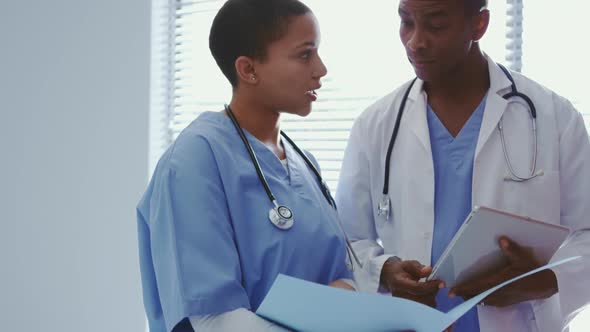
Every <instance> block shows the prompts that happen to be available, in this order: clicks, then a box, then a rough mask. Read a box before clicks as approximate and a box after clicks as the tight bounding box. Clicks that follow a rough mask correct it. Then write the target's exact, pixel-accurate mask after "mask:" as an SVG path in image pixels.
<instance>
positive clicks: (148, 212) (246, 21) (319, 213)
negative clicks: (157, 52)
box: [137, 0, 352, 332]
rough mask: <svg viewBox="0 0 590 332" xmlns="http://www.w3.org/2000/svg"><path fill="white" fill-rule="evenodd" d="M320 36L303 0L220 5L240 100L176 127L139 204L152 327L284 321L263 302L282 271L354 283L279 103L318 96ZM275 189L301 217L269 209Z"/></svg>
mask: <svg viewBox="0 0 590 332" xmlns="http://www.w3.org/2000/svg"><path fill="white" fill-rule="evenodd" d="M319 42H320V34H319V28H318V24H317V21H316V19H315V17H314V15H313V14H312V12H311V11H310V9H309V8H308V7H306V6H305V5H304V4H302V3H301V2H299V1H297V0H273V1H268V0H229V1H227V2H226V3H225V5H224V6H223V7H222V8H221V9H220V11H219V13H218V14H217V16H216V17H215V20H214V22H213V25H212V28H211V32H210V36H209V46H210V49H211V52H212V54H213V57H214V58H215V61H216V62H217V64H218V66H219V67H220V69H221V70H222V72H223V74H224V75H225V76H226V77H227V79H228V80H229V82H230V83H231V86H232V89H233V95H232V100H231V102H230V104H229V105H228V106H227V107H226V108H225V109H224V110H223V111H220V112H206V113H203V114H202V115H200V116H199V117H198V118H197V119H196V120H195V121H194V122H192V123H191V124H190V125H189V126H188V127H187V128H186V129H185V130H184V131H183V132H182V133H181V134H180V135H179V136H178V138H177V139H176V141H175V142H174V144H172V146H171V147H170V148H169V149H168V150H167V151H166V152H165V153H164V155H163V156H162V158H161V159H160V161H159V163H158V166H157V168H156V170H155V173H154V175H153V177H152V179H151V182H150V184H149V187H148V188H147V191H146V193H145V194H144V196H143V198H142V199H141V201H140V202H139V205H138V208H137V215H138V232H139V252H140V265H141V276H142V283H143V292H144V303H145V309H146V313H147V316H148V320H149V325H150V331H152V332H160V331H191V330H192V329H194V330H195V331H211V330H213V331H215V330H218V331H232V330H240V331H250V330H252V331H281V330H284V329H283V328H282V327H279V326H276V325H273V324H272V323H270V322H267V321H265V320H263V319H262V318H259V317H258V316H256V315H255V314H254V313H253V311H255V310H256V309H257V308H258V306H259V305H260V303H261V301H262V300H263V299H264V297H265V295H266V293H267V292H268V290H269V289H270V287H271V285H272V283H273V281H274V280H275V278H276V277H277V275H278V274H279V273H283V274H286V275H290V276H294V277H297V278H301V279H305V280H309V281H313V282H317V283H322V284H331V285H333V286H337V287H343V288H352V287H351V286H349V283H348V282H347V281H348V280H349V279H350V278H351V273H350V271H349V270H348V269H347V265H346V262H347V260H348V259H349V258H347V253H346V240H345V236H344V233H343V232H342V231H341V228H340V226H339V221H338V219H337V218H338V217H337V213H336V210H335V208H334V207H332V205H331V203H332V200H331V197H330V196H329V193H326V192H323V191H322V190H323V189H324V188H325V186H324V185H323V184H322V183H321V182H320V181H319V177H317V176H316V175H315V174H314V172H313V171H312V167H311V166H314V167H316V168H317V167H318V165H317V162H316V161H315V159H314V158H313V156H311V155H310V154H309V153H307V152H302V153H301V154H300V153H298V152H297V151H296V149H295V146H294V145H293V144H291V143H289V142H288V141H287V140H286V139H284V138H282V136H281V135H280V117H281V114H282V113H290V114H297V115H300V116H306V115H308V114H309V113H310V111H311V104H312V102H314V101H315V100H316V98H317V94H316V90H317V89H319V88H320V86H321V84H320V79H321V77H323V76H325V75H326V67H325V66H324V64H323V63H322V61H321V59H320V57H319V55H318V46H319ZM234 121H235V122H234ZM240 132H242V133H240ZM241 134H243V137H244V140H245V141H243V139H242V137H241ZM248 146H250V147H251V149H252V152H253V156H255V159H256V160H257V163H258V164H259V167H260V171H261V172H262V173H263V177H264V179H265V181H266V182H267V184H268V189H269V190H270V192H271V193H272V195H269V193H267V191H265V187H264V186H263V182H264V181H262V177H261V176H260V175H259V174H258V173H257V170H256V168H255V164H256V162H254V160H253V158H252V157H253V156H252V155H251V154H250V153H249V151H248ZM305 158H308V159H309V160H311V162H310V163H309V164H308V163H306V161H305ZM269 196H274V198H276V202H277V203H278V204H280V205H282V206H286V207H288V208H289V209H290V210H291V213H292V216H293V224H292V227H290V228H289V226H291V224H290V222H288V223H281V222H278V223H277V222H276V220H275V223H276V225H275V224H274V223H273V222H271V221H270V219H273V218H270V217H269V213H270V214H272V211H273V208H274V207H275V205H273V203H272V202H271V199H270V198H269ZM269 211H270V212H269ZM282 212H285V211H282ZM275 217H276V216H275ZM275 219H276V218H275Z"/></svg>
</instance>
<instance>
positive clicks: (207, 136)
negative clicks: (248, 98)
mask: <svg viewBox="0 0 590 332" xmlns="http://www.w3.org/2000/svg"><path fill="white" fill-rule="evenodd" d="M220 116H221V117H223V115H221V114H217V113H213V112H206V113H203V114H201V115H200V116H199V117H198V118H197V119H195V120H194V121H193V122H192V123H191V124H189V125H188V126H187V127H186V128H185V129H184V130H182V131H181V132H180V134H179V135H178V137H177V138H176V139H175V140H174V142H173V143H172V144H171V145H170V147H169V148H168V149H167V150H166V152H165V153H164V155H163V156H162V158H161V159H160V162H159V163H158V167H157V168H156V171H158V170H159V169H161V171H164V170H169V171H172V172H173V173H176V174H179V175H184V176H187V175H190V174H195V173H197V172H209V173H211V172H213V173H215V172H217V171H218V168H217V159H218V158H219V156H218V152H217V151H218V150H219V147H222V146H230V145H231V144H230V137H229V136H230V135H229V132H228V128H227V126H226V125H225V124H224V123H223V120H224V119H222V118H220Z"/></svg>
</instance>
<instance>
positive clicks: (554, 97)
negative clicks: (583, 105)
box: [512, 72, 583, 132]
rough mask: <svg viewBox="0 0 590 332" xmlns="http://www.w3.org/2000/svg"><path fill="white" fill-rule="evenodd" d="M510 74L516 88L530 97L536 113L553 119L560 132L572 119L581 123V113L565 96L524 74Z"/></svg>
mask: <svg viewBox="0 0 590 332" xmlns="http://www.w3.org/2000/svg"><path fill="white" fill-rule="evenodd" d="M512 75H513V77H514V81H515V84H516V87H517V89H518V90H519V91H520V92H522V93H524V94H525V95H527V96H528V97H529V98H530V99H531V101H532V102H533V103H534V105H535V108H536V110H537V113H538V115H539V116H542V117H544V118H545V119H554V120H555V121H556V124H557V127H558V128H559V131H560V132H561V131H563V130H564V127H565V126H568V125H569V124H571V122H572V121H573V122H580V123H583V118H582V115H581V113H580V112H579V111H577V110H576V109H575V107H574V106H573V104H572V103H571V102H570V101H569V100H568V99H567V98H565V97H564V96H562V95H560V94H559V93H557V92H555V91H553V90H552V89H550V88H548V87H546V86H544V85H543V84H541V83H539V82H537V81H535V80H533V79H531V78H529V77H527V76H526V75H523V74H521V73H514V72H513V73H512Z"/></svg>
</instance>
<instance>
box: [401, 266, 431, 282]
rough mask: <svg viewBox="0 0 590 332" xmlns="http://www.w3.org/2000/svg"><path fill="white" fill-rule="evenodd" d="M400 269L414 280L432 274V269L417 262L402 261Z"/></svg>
mask: <svg viewBox="0 0 590 332" xmlns="http://www.w3.org/2000/svg"><path fill="white" fill-rule="evenodd" d="M402 269H404V271H406V272H407V273H409V274H410V275H411V276H412V277H414V278H416V280H418V279H420V278H426V277H428V276H429V275H430V273H432V267H430V266H425V265H422V264H420V262H418V261H403V262H402Z"/></svg>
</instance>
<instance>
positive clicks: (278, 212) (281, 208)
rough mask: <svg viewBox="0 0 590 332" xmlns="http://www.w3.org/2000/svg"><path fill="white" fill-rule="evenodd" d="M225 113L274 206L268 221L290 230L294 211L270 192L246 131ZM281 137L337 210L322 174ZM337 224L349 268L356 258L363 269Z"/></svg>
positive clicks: (352, 267)
mask: <svg viewBox="0 0 590 332" xmlns="http://www.w3.org/2000/svg"><path fill="white" fill-rule="evenodd" d="M225 112H226V113H227V115H228V116H229V118H230V119H231V121H232V123H233V125H234V127H235V128H236V130H237V131H238V134H239V135H240V138H241V139H242V142H243V143H244V146H245V147H246V150H248V154H249V155H250V159H251V160H252V164H253V165H254V168H255V169H256V174H258V179H259V180H260V183H261V184H262V186H263V187H264V191H265V192H266V195H267V196H268V199H269V200H270V202H271V204H272V205H273V207H272V208H271V209H270V210H269V211H268V219H269V220H270V222H271V223H272V224H273V225H275V226H276V227H277V228H279V229H281V230H288V229H290V228H291V227H293V224H294V223H295V219H294V217H293V211H292V210H291V209H290V208H289V207H287V206H285V205H280V204H279V203H278V202H277V199H276V197H275V196H274V195H273V193H272V191H271V190H270V187H269V185H268V182H267V181H266V177H265V176H264V173H263V172H262V168H261V167H260V163H259V162H258V159H257V158H256V154H255V153H254V150H253V149H252V146H251V145H250V142H248V139H247V138H246V134H245V133H244V130H243V129H242V127H240V124H239V123H238V119H236V117H235V115H234V113H233V111H232V109H231V108H230V107H229V106H228V105H226V106H225ZM281 136H282V137H283V138H284V139H285V140H287V142H288V143H289V144H290V145H291V146H292V147H293V149H294V150H295V151H296V152H297V154H298V155H299V156H300V157H301V158H303V161H305V163H306V164H307V166H308V167H309V168H310V169H311V171H312V172H313V174H314V175H315V177H316V179H317V180H318V183H319V186H320V191H321V192H322V194H323V195H324V198H325V199H326V200H327V201H328V204H330V206H331V207H333V208H334V209H335V210H336V201H334V198H332V195H331V194H330V189H329V188H328V185H327V184H326V182H325V181H324V180H323V179H322V176H321V175H320V172H319V171H318V170H317V168H316V167H315V165H314V164H313V163H312V162H311V160H310V159H309V158H308V157H307V155H306V154H305V153H304V152H303V151H302V150H301V149H300V148H299V147H298V146H297V145H296V144H295V142H293V140H292V139H291V138H289V136H287V134H285V132H284V131H282V130H281ZM337 224H338V228H339V229H340V231H341V232H342V234H343V235H344V239H345V241H346V251H347V254H348V262H347V266H348V268H349V269H351V270H353V269H354V264H353V262H352V258H354V260H355V261H356V263H357V264H358V265H359V266H360V267H361V268H362V264H361V262H360V260H359V259H358V257H357V255H356V253H355V251H354V249H353V248H352V245H351V244H350V241H349V240H348V237H347V236H346V233H345V232H344V229H342V226H341V225H340V221H338V222H337Z"/></svg>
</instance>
